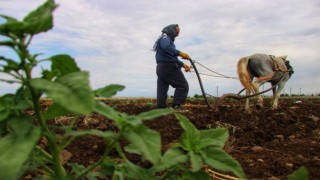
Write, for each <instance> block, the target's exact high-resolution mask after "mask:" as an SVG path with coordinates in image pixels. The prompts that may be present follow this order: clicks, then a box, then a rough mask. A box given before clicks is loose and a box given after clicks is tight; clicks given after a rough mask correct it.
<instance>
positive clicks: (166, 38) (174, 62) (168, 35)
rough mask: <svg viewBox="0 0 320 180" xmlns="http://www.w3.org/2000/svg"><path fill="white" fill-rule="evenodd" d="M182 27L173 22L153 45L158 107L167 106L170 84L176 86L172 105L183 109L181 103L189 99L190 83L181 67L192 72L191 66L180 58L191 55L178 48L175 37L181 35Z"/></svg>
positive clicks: (187, 57) (186, 57) (186, 58)
mask: <svg viewBox="0 0 320 180" xmlns="http://www.w3.org/2000/svg"><path fill="white" fill-rule="evenodd" d="M179 32H180V28H179V26H178V24H171V25H168V26H167V27H165V28H164V29H163V30H162V34H161V36H160V37H159V38H158V39H157V41H156V42H155V44H154V46H153V50H154V51H156V55H155V58H156V62H157V71H156V72H157V76H158V80H157V108H166V107H167V97H168V95H167V93H168V90H169V85H170V86H172V87H173V88H175V91H174V96H173V105H172V107H173V108H174V109H176V110H182V108H181V105H182V104H183V103H184V102H185V100H186V99H187V95H188V92H189V85H188V82H187V80H186V78H185V77H184V75H183V73H182V71H181V67H183V68H184V69H185V71H186V72H190V66H189V65H187V64H184V63H183V62H182V61H180V60H179V59H178V56H180V57H181V58H182V59H185V60H188V59H190V57H189V55H188V54H186V53H183V52H181V51H179V50H177V49H176V46H175V44H174V40H175V37H177V36H179Z"/></svg>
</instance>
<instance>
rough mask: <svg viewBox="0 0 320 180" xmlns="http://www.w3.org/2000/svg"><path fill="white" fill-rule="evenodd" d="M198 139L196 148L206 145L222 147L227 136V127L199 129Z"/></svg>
mask: <svg viewBox="0 0 320 180" xmlns="http://www.w3.org/2000/svg"><path fill="white" fill-rule="evenodd" d="M200 135H201V138H200V141H199V143H198V145H197V147H198V149H202V148H206V147H208V146H217V147H220V148H222V147H223V146H224V145H225V143H226V141H227V140H228V138H229V134H228V129H225V128H217V129H208V130H201V131H200Z"/></svg>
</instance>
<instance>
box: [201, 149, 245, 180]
mask: <svg viewBox="0 0 320 180" xmlns="http://www.w3.org/2000/svg"><path fill="white" fill-rule="evenodd" d="M201 156H202V158H203V160H204V162H205V163H206V164H208V165H209V166H211V167H212V168H215V169H217V170H220V171H224V172H232V173H234V174H235V175H236V176H237V177H239V178H245V174H244V172H243V170H242V168H241V166H240V164H239V163H238V161H236V160H235V159H233V158H232V157H231V156H230V155H229V154H227V153H226V152H225V151H223V150H222V149H220V148H213V147H210V148H206V149H204V150H202V151H201Z"/></svg>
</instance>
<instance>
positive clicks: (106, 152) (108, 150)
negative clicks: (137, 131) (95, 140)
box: [75, 129, 123, 179]
mask: <svg viewBox="0 0 320 180" xmlns="http://www.w3.org/2000/svg"><path fill="white" fill-rule="evenodd" d="M122 134H123V129H122V130H120V132H119V133H118V135H117V136H116V138H114V139H113V140H112V141H111V142H110V143H109V144H108V145H107V148H106V150H105V151H104V153H103V155H102V157H101V158H100V159H99V160H98V161H97V162H95V163H94V164H92V165H90V166H88V167H87V168H86V169H85V170H83V171H82V172H80V173H79V174H78V175H77V176H76V177H75V179H80V178H81V177H82V176H83V175H85V174H86V173H87V172H89V171H91V170H92V169H94V168H95V167H97V166H98V165H99V164H101V163H102V162H103V160H104V157H108V154H109V153H110V151H111V150H112V148H113V147H114V146H115V144H117V143H118V142H119V140H120V138H121V137H122Z"/></svg>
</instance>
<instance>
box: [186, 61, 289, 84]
mask: <svg viewBox="0 0 320 180" xmlns="http://www.w3.org/2000/svg"><path fill="white" fill-rule="evenodd" d="M191 61H193V63H197V64H198V65H200V66H201V67H203V68H205V69H206V70H208V71H210V72H212V73H214V74H217V75H213V74H206V73H201V72H198V73H199V74H201V75H204V76H210V77H220V78H226V79H235V80H243V79H240V78H238V77H234V76H227V75H224V74H221V73H218V72H216V71H213V70H212V69H209V68H208V67H206V66H204V65H203V64H201V63H199V62H198V61H196V60H191ZM275 64H277V63H275ZM192 67H193V66H192ZM276 71H281V72H284V74H285V73H286V72H289V70H283V69H282V68H280V67H279V65H278V64H277V65H275V71H273V72H272V73H271V74H270V75H268V76H266V77H256V79H258V80H260V81H263V80H269V81H271V80H275V79H278V78H279V76H277V77H273V76H274V74H275V72H276ZM190 72H194V73H196V71H192V70H191V71H190ZM284 74H283V75H281V76H284ZM245 81H247V80H245ZM248 82H252V81H248Z"/></svg>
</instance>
